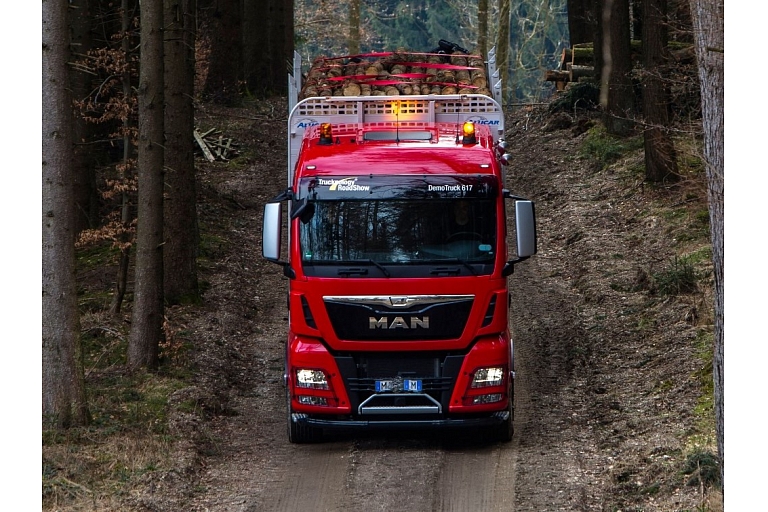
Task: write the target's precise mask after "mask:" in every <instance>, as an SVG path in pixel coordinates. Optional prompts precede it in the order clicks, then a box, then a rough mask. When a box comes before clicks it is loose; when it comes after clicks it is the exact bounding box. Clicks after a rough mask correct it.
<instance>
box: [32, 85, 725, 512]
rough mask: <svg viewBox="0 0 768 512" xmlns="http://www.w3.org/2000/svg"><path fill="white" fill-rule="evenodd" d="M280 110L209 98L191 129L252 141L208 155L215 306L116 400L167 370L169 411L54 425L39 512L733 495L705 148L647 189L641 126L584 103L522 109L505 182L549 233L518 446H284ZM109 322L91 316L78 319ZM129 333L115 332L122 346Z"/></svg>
mask: <svg viewBox="0 0 768 512" xmlns="http://www.w3.org/2000/svg"><path fill="white" fill-rule="evenodd" d="M286 112H287V105H286V102H285V99H282V98H277V99H274V100H271V101H264V102H258V103H254V104H252V105H249V106H248V107H243V108H223V107H214V106H210V105H205V106H202V107H200V108H199V109H198V112H197V124H198V127H199V128H201V129H203V130H205V129H209V128H213V127H216V128H219V129H221V130H222V131H223V133H224V135H225V136H226V137H232V138H233V139H234V140H235V141H236V142H237V143H238V145H239V150H240V156H238V157H237V158H236V159H235V160H233V161H232V162H229V163H225V162H215V163H208V162H206V161H205V160H203V159H202V158H201V159H199V160H198V165H199V169H198V176H199V197H198V202H199V209H198V213H199V220H200V228H201V233H202V237H201V247H202V248H203V251H202V253H201V258H200V278H201V283H202V284H203V288H204V293H203V301H202V304H201V305H198V306H175V307H171V308H169V309H168V311H167V312H166V314H167V317H168V329H167V333H168V335H169V339H168V341H167V343H166V344H165V346H164V354H165V355H166V359H167V362H166V366H167V367H168V368H170V369H166V370H161V372H160V373H159V374H156V375H148V376H145V377H144V378H143V379H141V380H140V383H141V386H138V385H137V380H136V377H135V376H134V377H132V379H133V380H131V381H130V382H132V383H133V384H132V385H133V386H135V389H134V390H133V391H132V390H131V389H123V393H122V394H123V395H128V397H127V398H126V396H122V398H120V399H119V400H117V399H116V400H117V401H119V402H120V404H121V405H120V407H121V408H122V410H123V413H125V414H126V415H128V414H133V415H134V416H139V415H140V414H141V411H138V410H137V409H134V408H132V407H135V406H134V405H132V403H133V402H131V397H133V398H134V401H136V402H140V403H145V402H146V400H145V399H146V397H147V396H148V395H149V391H148V388H147V386H148V385H149V384H148V383H154V385H155V386H156V387H157V386H159V384H162V383H165V384H166V385H167V387H169V388H170V389H169V390H168V391H167V393H166V394H167V395H170V398H169V399H168V400H167V402H162V411H163V412H162V415H161V416H158V417H159V418H160V419H159V420H157V421H158V422H159V423H160V426H159V427H157V426H155V427H152V428H149V427H148V428H147V429H145V431H142V430H140V429H138V430H137V429H134V430H129V429H125V428H120V427H119V426H115V424H114V423H109V421H108V420H107V419H104V418H101V419H99V418H98V417H97V418H96V421H95V423H94V425H95V426H94V427H91V429H87V430H84V431H81V432H80V433H79V434H74V433H69V434H65V435H63V437H62V435H61V434H59V435H58V436H53V435H50V434H49V435H48V437H46V436H44V440H43V498H44V502H43V505H44V506H43V509H44V510H62V511H64V510H139V511H144V510H146V511H149V510H152V511H177V510H178V511H193V510H194V511H206V510H210V511H255V510H268V511H271V510H283V511H292V510H329V511H341V512H345V511H353V510H355V511H356V510H397V509H403V510H425V511H429V510H455V511H462V510H470V509H472V510H515V511H532V512H540V511H561V510H563V511H571V510H584V511H586V510H594V511H619V510H621V511H624V512H627V511H637V512H639V511H664V512H668V511H678V510H679V511H683V510H712V511H717V510H721V509H722V503H721V498H720V495H719V492H718V491H717V487H716V485H715V484H713V478H714V475H715V474H716V473H717V468H716V466H715V462H714V461H713V456H712V454H713V453H714V452H715V449H714V421H713V418H712V415H713V413H712V403H711V396H712V395H711V393H712V392H711V344H712V330H713V329H712V322H713V319H712V282H711V281H712V277H711V250H710V247H709V232H708V217H707V210H706V185H705V177H704V173H703V169H702V168H701V165H700V164H698V165H697V164H696V162H697V158H696V156H695V155H696V154H697V151H698V149H697V148H695V147H693V146H691V145H690V142H688V143H686V142H681V144H680V146H679V148H678V149H679V151H680V152H681V157H680V159H681V161H685V162H690V165H688V166H683V167H682V170H683V180H682V181H681V182H680V183H679V184H677V185H674V186H650V185H648V184H647V183H645V182H644V179H643V178H644V176H643V152H642V143H641V141H642V137H635V138H634V139H632V141H630V144H629V145H628V146H627V147H623V148H620V147H616V146H615V144H617V142H616V141H612V139H610V138H606V137H604V136H601V135H600V132H599V123H595V121H596V119H597V117H596V116H595V114H594V113H592V112H581V113H578V114H550V113H549V111H548V109H547V107H546V106H529V107H520V108H512V109H510V110H509V112H508V115H507V124H506V140H507V141H508V143H509V149H510V152H511V154H512V156H513V158H512V161H511V165H510V166H509V167H508V176H507V188H509V189H510V190H512V191H513V192H514V193H515V194H517V195H520V196H525V197H528V198H530V199H533V200H534V201H536V212H537V218H538V234H539V253H538V254H537V255H536V256H534V257H532V258H531V259H530V260H528V261H526V262H524V263H522V264H519V265H517V267H516V271H515V274H513V275H512V276H511V278H510V286H511V290H512V305H511V309H510V312H511V318H512V323H513V337H514V339H515V349H516V365H517V379H516V414H515V437H514V440H513V441H512V442H511V443H508V444H501V445H499V444H485V443H482V442H479V441H477V440H476V439H473V438H472V437H471V436H470V438H467V437H465V436H462V435H446V436H440V435H437V436H436V435H423V434H418V433H412V434H407V433H406V434H397V435H386V434H377V435H369V434H359V435H345V436H332V437H330V438H329V439H328V440H327V441H326V442H324V443H320V444H317V445H292V444H290V443H289V442H288V440H287V434H286V424H285V420H286V418H285V410H284V409H285V405H284V389H283V385H282V378H281V376H282V371H283V366H282V365H283V362H282V356H283V351H284V347H283V345H284V339H285V333H286V327H287V316H286V309H285V297H286V291H287V283H286V278H284V277H283V276H282V273H281V270H280V268H279V267H278V266H276V265H274V264H270V263H268V262H266V261H264V260H263V259H262V258H261V216H262V209H263V205H264V203H265V202H266V201H267V200H269V199H270V198H271V197H273V196H274V195H275V194H276V193H277V192H279V191H280V190H282V189H284V188H285V186H286V183H285V165H286V164H285V161H286V147H285V140H286V127H285V126H286V119H287V116H286ZM638 141H640V143H638ZM622 144H625V146H626V144H627V141H623V142H622ZM610 155H616V156H610ZM113 272H114V269H113V268H111V267H110V266H109V265H103V266H101V267H99V268H98V269H94V268H93V267H91V270H90V271H88V272H86V273H82V272H81V279H85V280H86V281H87V283H88V284H87V285H84V286H89V287H93V288H98V287H101V288H102V289H103V290H107V291H108V290H109V286H110V282H111V281H110V279H111V278H112V276H113V275H114V273H113ZM127 307H129V305H127ZM126 318H129V317H128V316H126ZM107 323H108V321H107V320H106V319H105V318H104V317H103V316H100V315H99V314H98V313H97V312H95V313H93V312H92V313H90V316H87V315H86V316H84V321H83V329H84V331H88V330H89V329H91V330H93V329H96V328H97V327H98V326H101V330H102V332H107V331H105V329H107V327H104V325H105V324H107ZM118 324H119V322H118ZM109 325H110V327H109V329H113V330H114V331H119V330H120V329H121V328H122V329H124V328H125V327H124V326H123V327H121V326H120V325H113V324H109ZM121 339H122V338H121V337H120V336H116V337H114V338H112V340H113V341H110V342H109V343H107V342H104V343H105V344H104V346H105V347H107V348H106V349H109V350H113V349H114V350H115V351H117V349H116V348H115V347H116V346H117V345H118V344H119V343H120V340H121ZM110 347H111V348H110ZM106 349H105V350H106ZM101 354H102V355H103V351H102V352H101ZM100 358H101V356H100ZM102 359H103V358H102ZM125 378H126V376H125V374H124V372H123V370H122V366H120V364H119V363H114V364H110V365H104V364H103V360H102V361H101V363H100V364H99V365H98V367H97V365H96V363H95V362H94V363H93V366H92V367H91V368H90V369H89V370H88V380H89V386H91V387H96V388H98V389H103V386H104V382H106V381H109V382H112V383H115V382H117V383H119V382H121V379H125ZM117 385H118V386H119V384H117ZM99 386H102V387H99ZM113 389H114V386H113ZM131 393H133V395H132V394H131ZM96 394H98V393H96ZM134 395H138V398H137V397H136V396H134ZM141 400H145V402H141ZM146 407H149V406H148V405H146ZM115 411H117V408H115V409H114V410H113V412H112V413H110V414H111V415H113V416H114V415H117V414H118V412H115ZM105 425H112V426H113V427H114V430H115V432H114V433H105V429H106V428H108V427H107V426H105ZM118 453H119V454H120V455H118ZM121 478H122V480H121Z"/></svg>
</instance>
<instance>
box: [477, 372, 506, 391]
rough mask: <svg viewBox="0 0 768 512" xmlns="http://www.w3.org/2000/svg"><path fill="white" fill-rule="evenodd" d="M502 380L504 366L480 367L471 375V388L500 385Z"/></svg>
mask: <svg viewBox="0 0 768 512" xmlns="http://www.w3.org/2000/svg"><path fill="white" fill-rule="evenodd" d="M503 380H504V368H501V367H494V368H480V369H478V370H477V371H476V372H475V375H474V376H473V377H472V387H473V388H487V387H489V386H501V384H502V382H503Z"/></svg>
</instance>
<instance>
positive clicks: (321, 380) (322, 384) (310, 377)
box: [296, 369, 328, 389]
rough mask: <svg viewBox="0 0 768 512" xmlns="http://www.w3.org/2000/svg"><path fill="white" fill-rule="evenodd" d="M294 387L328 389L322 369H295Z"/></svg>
mask: <svg viewBox="0 0 768 512" xmlns="http://www.w3.org/2000/svg"><path fill="white" fill-rule="evenodd" d="M296 387H298V388H307V389H328V379H326V377H325V372H323V371H322V370H307V369H301V370H296Z"/></svg>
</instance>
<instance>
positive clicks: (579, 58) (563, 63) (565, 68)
mask: <svg viewBox="0 0 768 512" xmlns="http://www.w3.org/2000/svg"><path fill="white" fill-rule="evenodd" d="M594 66H595V64H594V50H593V49H592V43H584V44H581V45H574V46H573V47H572V48H565V49H563V53H562V55H561V57H560V65H559V67H558V69H554V70H549V71H547V76H546V79H547V81H548V82H555V85H556V87H557V90H558V91H562V90H563V89H565V85H566V84H567V83H568V82H578V81H579V79H580V78H582V77H591V76H592V75H594V73H595V67H594Z"/></svg>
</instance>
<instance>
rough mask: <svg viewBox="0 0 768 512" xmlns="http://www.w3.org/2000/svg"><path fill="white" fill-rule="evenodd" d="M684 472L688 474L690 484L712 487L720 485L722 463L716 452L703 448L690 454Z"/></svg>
mask: <svg viewBox="0 0 768 512" xmlns="http://www.w3.org/2000/svg"><path fill="white" fill-rule="evenodd" d="M683 474H684V475H688V477H689V478H688V481H687V482H686V483H687V484H688V485H695V486H699V485H702V486H704V487H712V486H719V485H720V463H719V461H718V458H717V456H716V455H715V454H713V453H712V452H710V451H708V450H703V449H701V448H697V449H695V450H694V451H693V452H692V453H690V454H688V456H687V457H686V459H685V464H684V466H683Z"/></svg>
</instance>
